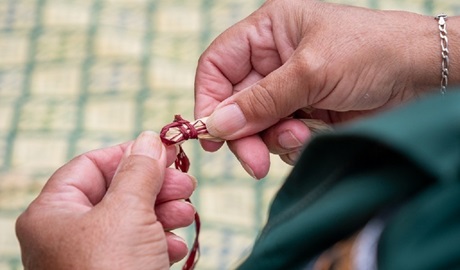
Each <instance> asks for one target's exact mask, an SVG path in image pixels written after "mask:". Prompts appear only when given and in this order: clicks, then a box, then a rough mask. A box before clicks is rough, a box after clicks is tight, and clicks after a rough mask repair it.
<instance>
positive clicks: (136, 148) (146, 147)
mask: <svg viewBox="0 0 460 270" xmlns="http://www.w3.org/2000/svg"><path fill="white" fill-rule="evenodd" d="M162 151H163V143H162V142H161V140H160V137H159V136H158V135H157V134H156V133H155V132H153V131H144V132H142V133H141V134H140V135H139V137H137V139H136V141H135V142H134V144H133V146H132V149H131V155H144V156H148V157H151V158H153V159H160V157H161V152H162Z"/></svg>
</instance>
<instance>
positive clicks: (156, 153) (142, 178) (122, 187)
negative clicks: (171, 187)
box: [106, 131, 166, 207]
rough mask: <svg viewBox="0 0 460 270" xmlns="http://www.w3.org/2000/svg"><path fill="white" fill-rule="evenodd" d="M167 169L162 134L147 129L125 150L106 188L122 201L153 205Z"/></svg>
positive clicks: (116, 199) (126, 203)
mask: <svg viewBox="0 0 460 270" xmlns="http://www.w3.org/2000/svg"><path fill="white" fill-rule="evenodd" d="M165 170H166V150H165V148H164V146H163V143H162V142H161V139H160V137H159V136H158V135H157V134H156V133H154V132H152V131H145V132H143V133H141V134H140V135H139V137H138V138H137V139H136V140H135V141H134V142H133V144H132V145H131V146H130V147H128V148H127V149H126V152H125V154H124V156H123V158H122V160H121V162H120V164H119V166H118V169H117V172H116V173H115V176H114V177H113V180H112V183H111V184H110V187H109V189H108V190H107V194H106V197H112V198H114V200H115V201H117V202H119V203H120V204H124V205H130V204H131V203H133V204H135V205H137V206H139V203H141V204H143V205H147V206H148V207H152V205H154V204H155V200H156V196H157V195H158V193H159V192H160V189H161V186H162V185H163V179H164V174H165Z"/></svg>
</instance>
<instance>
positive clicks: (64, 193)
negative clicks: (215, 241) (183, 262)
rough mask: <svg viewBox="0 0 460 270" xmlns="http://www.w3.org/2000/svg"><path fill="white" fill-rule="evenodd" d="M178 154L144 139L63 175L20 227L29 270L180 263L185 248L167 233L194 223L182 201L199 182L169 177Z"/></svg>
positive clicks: (67, 168)
mask: <svg viewBox="0 0 460 270" xmlns="http://www.w3.org/2000/svg"><path fill="white" fill-rule="evenodd" d="M174 152H175V150H174V147H172V148H168V149H165V147H164V146H163V144H162V142H161V140H160V139H159V137H158V136H157V135H155V134H154V133H153V132H144V133H142V134H141V135H140V136H139V138H138V139H137V140H136V141H135V142H134V143H126V144H123V145H120V146H115V147H111V148H106V149H102V150H96V151H93V152H89V153H86V154H84V155H82V156H79V157H77V158H75V159H73V160H72V161H70V162H69V163H68V164H66V165H64V166H63V167H61V168H60V169H59V170H58V171H56V173H55V174H54V175H53V176H52V177H51V179H50V180H49V181H48V182H47V184H46V185H45V187H44V188H43V190H42V192H41V193H40V195H39V196H38V197H37V199H36V200H35V201H34V202H32V204H31V205H30V206H29V207H28V209H27V210H26V211H25V212H24V213H23V214H22V215H21V216H20V217H19V218H18V220H17V224H16V232H17V236H18V239H19V242H20V245H21V250H22V260H23V263H24V266H25V269H76V268H78V269H146V268H148V269H169V267H170V264H171V263H174V262H177V261H178V260H180V259H182V258H183V257H184V256H185V255H186V254H187V247H186V244H185V242H184V241H183V240H182V239H181V238H179V237H178V236H176V235H174V234H173V233H171V232H169V230H171V229H175V228H178V227H183V226H187V225H190V224H191V223H192V222H193V219H194V213H195V210H194V208H193V206H192V205H190V204H189V203H186V202H184V201H183V199H185V198H188V197H189V196H190V195H191V193H192V192H193V189H194V187H195V182H194V180H193V179H192V178H191V177H189V176H188V175H187V174H184V173H181V172H179V171H177V170H174V169H166V166H167V163H169V164H170V163H171V162H172V161H173V160H174V155H175V153H174ZM167 156H168V157H169V158H167ZM167 159H169V161H170V162H167Z"/></svg>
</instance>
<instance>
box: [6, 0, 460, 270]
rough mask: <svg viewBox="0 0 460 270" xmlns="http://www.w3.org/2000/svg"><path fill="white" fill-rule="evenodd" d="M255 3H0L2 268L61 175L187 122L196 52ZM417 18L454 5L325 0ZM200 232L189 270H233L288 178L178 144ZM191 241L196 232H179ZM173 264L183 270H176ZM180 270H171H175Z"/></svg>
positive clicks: (276, 167)
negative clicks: (27, 214) (106, 151)
mask: <svg viewBox="0 0 460 270" xmlns="http://www.w3.org/2000/svg"><path fill="white" fill-rule="evenodd" d="M262 2H263V1H261V0H219V1H212V0H193V1H191V0H187V1H186V0H150V1H148V0H0V231H1V235H0V269H1V270H2V269H21V268H22V266H21V264H20V257H19V248H18V245H17V242H16V238H15V234H14V221H15V219H16V217H17V215H18V214H19V213H20V212H21V211H22V210H24V208H25V207H26V206H27V205H28V204H29V203H30V201H31V200H32V199H33V198H34V197H35V196H36V195H37V193H38V192H39V190H40V189H41V187H42V186H43V183H44V182H45V181H46V180H47V179H48V177H49V176H50V174H51V173H52V172H53V171H54V170H56V169H57V168H58V167H59V166H60V165H62V164H63V163H65V162H66V161H68V160H69V159H70V158H72V157H73V156H75V155H77V154H80V153H83V152H85V151H88V150H91V149H94V148H100V147H103V146H109V145H113V144H118V143H120V142H123V141H126V140H130V139H132V138H135V137H136V136H137V134H138V133H139V132H140V131H142V130H146V129H150V130H155V131H159V130H160V128H161V127H162V126H163V125H164V124H167V123H169V122H170V121H172V119H173V116H174V114H182V115H183V116H184V117H185V118H188V119H191V118H192V116H193V114H192V111H193V79H194V72H195V68H196V62H197V59H198V58H199V55H200V53H201V52H202V51H203V50H204V49H205V48H206V46H207V45H208V44H209V43H210V42H211V41H212V39H213V38H214V37H216V36H217V35H218V34H219V33H220V32H222V31H223V30H225V29H226V28H227V27H229V26H230V25H232V24H233V23H235V22H237V21H239V20H240V19H242V18H244V17H245V16H247V15H248V14H250V13H251V12H252V11H254V10H255V9H256V8H257V7H259V6H260V5H261V4H262ZM334 2H341V3H347V4H354V5H361V6H369V7H373V8H385V9H386V8H391V9H395V8H398V9H405V10H411V11H415V12H420V13H425V14H436V13H437V12H441V11H442V12H447V13H448V14H455V13H457V14H458V13H460V4H459V3H458V1H457V0H447V1H434V0H418V1H417V0H413V1H410V0H406V1H403V0H393V1H383V0H381V1H379V0H361V1H359V0H356V1H351V0H350V1H334ZM185 150H186V152H187V153H188V155H189V157H190V160H191V162H192V168H191V174H193V175H195V176H196V177H197V179H199V188H198V190H197V191H196V194H195V195H194V196H193V198H192V200H193V201H194V203H195V205H196V207H197V209H198V211H199V213H200V215H201V217H202V223H203V231H202V237H201V238H200V242H201V244H202V256H201V260H200V262H199V265H198V269H230V268H232V266H234V265H235V263H236V262H237V261H238V260H239V259H240V258H241V257H243V256H244V253H245V252H247V251H248V250H249V249H250V247H251V244H252V242H253V240H254V238H255V237H256V235H257V233H258V231H259V229H260V228H261V226H262V225H263V223H264V220H265V215H266V212H267V208H268V205H269V203H270V200H271V198H272V197H273V194H274V192H276V190H277V188H278V187H279V185H280V183H281V181H282V180H283V178H284V177H285V175H286V173H287V172H288V170H289V167H287V166H285V165H284V164H282V163H281V162H279V161H278V159H277V158H274V159H273V160H272V161H273V168H272V171H271V172H270V174H269V176H268V177H267V178H266V179H264V180H263V181H259V182H256V181H254V180H251V179H250V178H249V177H248V176H247V175H246V174H245V172H244V171H243V169H241V168H240V166H239V164H238V162H237V161H236V159H235V158H234V157H233V156H232V154H231V153H230V152H229V151H228V150H227V149H223V150H222V151H220V152H218V153H214V154H209V153H205V152H204V151H202V150H201V148H200V147H199V145H198V143H197V142H188V143H186V145H185ZM180 233H181V234H182V235H184V236H185V237H186V239H187V240H188V241H189V242H191V241H192V240H193V237H194V234H193V228H189V229H184V230H181V232H180ZM180 265H182V264H180ZM176 268H177V267H176Z"/></svg>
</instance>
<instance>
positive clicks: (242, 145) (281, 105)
mask: <svg viewBox="0 0 460 270" xmlns="http://www.w3.org/2000/svg"><path fill="white" fill-rule="evenodd" d="M437 31H438V30H437V23H436V21H435V20H434V19H433V17H429V16H422V15H418V14H414V13H409V12H397V11H378V10H371V9H366V8H359V7H352V6H345V5H337V4H331V3H324V2H320V1H313V0H272V1H268V2H266V3H265V4H264V5H263V6H262V7H261V8H260V9H259V10H257V11H256V12H254V13H253V14H251V15H250V16H249V17H248V18H246V19H244V20H243V21H241V22H239V23H237V24H236V25H234V26H232V27H231V28H229V29H228V30H227V31H225V32H224V33H222V34H221V35H220V36H219V37H218V38H217V39H216V40H214V42H213V43H212V44H211V45H210V46H209V48H208V49H207V50H206V51H205V52H204V53H203V55H202V56H201V58H200V61H199V64H198V68H197V73H196V80H195V100H196V104H195V105H196V106H195V117H196V118H202V117H205V116H209V115H210V117H209V118H208V122H207V127H208V131H209V132H210V134H212V135H213V136H216V137H220V138H224V139H226V140H229V141H228V145H229V147H230V149H231V150H232V151H233V152H234V153H235V155H236V156H237V157H238V159H239V160H240V162H241V163H242V164H243V166H244V167H245V168H246V169H247V171H248V172H249V173H250V174H251V175H252V176H253V177H255V178H261V177H263V176H265V175H266V173H267V172H268V169H269V152H272V153H274V154H279V155H281V156H282V157H283V159H284V160H285V161H286V162H288V163H291V164H292V163H294V162H295V159H296V156H297V155H298V153H299V151H300V149H301V148H302V145H304V144H305V142H307V141H308V139H309V138H310V136H311V133H310V131H309V129H308V128H307V127H306V126H305V125H304V124H303V123H302V122H301V121H299V120H298V119H296V117H290V116H296V115H297V114H298V112H299V110H301V109H302V108H306V107H309V108H313V109H314V111H313V112H312V113H311V114H310V115H307V116H308V117H309V118H315V119H320V120H322V121H324V122H326V123H329V124H334V123H340V122H345V121H348V120H351V119H355V118H357V117H361V116H364V115H369V114H372V113H375V112H378V111H381V110H385V109H388V108H391V107H393V106H395V105H398V104H400V103H402V102H405V101H407V100H409V99H412V98H414V97H416V96H418V95H419V94H420V93H421V92H422V91H426V90H428V89H432V88H436V87H438V85H439V82H440V81H439V80H440V71H439V66H437V65H433V63H438V62H439V64H440V61H441V60H440V56H439V54H438V52H440V47H439V46H440V45H439V33H438V32H437ZM414 44H416V46H414ZM202 145H203V147H204V149H205V150H208V151H215V150H217V149H218V148H219V147H220V146H221V144H217V143H212V142H202Z"/></svg>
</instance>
